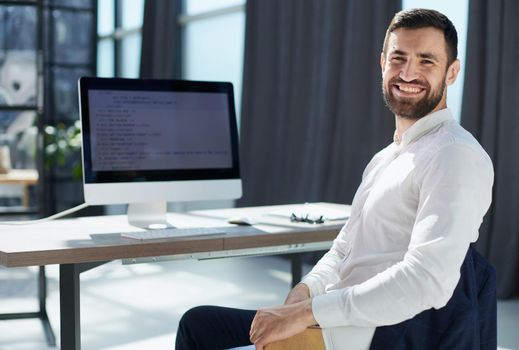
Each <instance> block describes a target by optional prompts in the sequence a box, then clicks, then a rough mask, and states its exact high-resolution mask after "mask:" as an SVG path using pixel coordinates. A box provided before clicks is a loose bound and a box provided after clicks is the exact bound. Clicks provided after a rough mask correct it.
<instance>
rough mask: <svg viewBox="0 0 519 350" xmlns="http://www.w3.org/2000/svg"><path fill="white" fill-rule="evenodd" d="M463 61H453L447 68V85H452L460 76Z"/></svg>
mask: <svg viewBox="0 0 519 350" xmlns="http://www.w3.org/2000/svg"><path fill="white" fill-rule="evenodd" d="M460 67H461V63H460V60H458V59H456V60H455V61H454V62H452V63H451V65H450V66H449V68H447V74H446V76H445V83H446V84H447V85H452V84H454V82H455V81H456V78H457V77H458V73H459V72H460V69H461V68H460Z"/></svg>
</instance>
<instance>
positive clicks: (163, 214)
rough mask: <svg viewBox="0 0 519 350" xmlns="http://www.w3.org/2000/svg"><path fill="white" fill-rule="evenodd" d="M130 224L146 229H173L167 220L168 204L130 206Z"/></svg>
mask: <svg viewBox="0 0 519 350" xmlns="http://www.w3.org/2000/svg"><path fill="white" fill-rule="evenodd" d="M127 216H128V222H129V223H130V225H133V226H137V227H140V228H144V229H147V230H149V229H159V228H166V227H173V225H171V224H170V223H169V222H168V218H167V203H166V202H151V203H130V204H128V212H127Z"/></svg>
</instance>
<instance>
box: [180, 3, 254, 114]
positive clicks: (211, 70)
mask: <svg viewBox="0 0 519 350" xmlns="http://www.w3.org/2000/svg"><path fill="white" fill-rule="evenodd" d="M244 34H245V14H244V13H243V12H240V13H233V14H228V15H224V16H218V17H214V18H209V19H204V20H200V21H193V22H191V23H189V24H187V25H186V30H185V35H186V36H185V50H184V55H185V56H184V59H183V63H184V64H183V67H184V72H183V76H184V78H186V79H193V80H217V81H230V82H232V83H233V85H234V96H235V101H236V111H237V112H239V111H240V101H241V85H242V84H241V82H242V69H243V68H242V67H243V47H244Z"/></svg>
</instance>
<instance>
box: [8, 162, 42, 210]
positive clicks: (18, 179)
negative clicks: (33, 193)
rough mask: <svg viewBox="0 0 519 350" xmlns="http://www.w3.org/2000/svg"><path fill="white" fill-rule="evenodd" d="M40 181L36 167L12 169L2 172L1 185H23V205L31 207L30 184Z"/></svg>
mask: <svg viewBox="0 0 519 350" xmlns="http://www.w3.org/2000/svg"><path fill="white" fill-rule="evenodd" d="M37 183H38V171H37V170H35V169H12V170H10V171H9V172H8V173H5V174H0V185H21V186H23V195H22V206H24V207H29V186H32V185H36V184H37Z"/></svg>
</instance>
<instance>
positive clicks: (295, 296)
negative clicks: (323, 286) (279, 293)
mask: <svg viewBox="0 0 519 350" xmlns="http://www.w3.org/2000/svg"><path fill="white" fill-rule="evenodd" d="M309 298H310V289H308V286H307V285H306V284H304V283H298V284H296V285H295V287H294V288H292V290H291V291H290V293H288V295H287V298H286V299H285V305H289V304H295V303H298V302H300V301H303V300H306V299H309Z"/></svg>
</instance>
